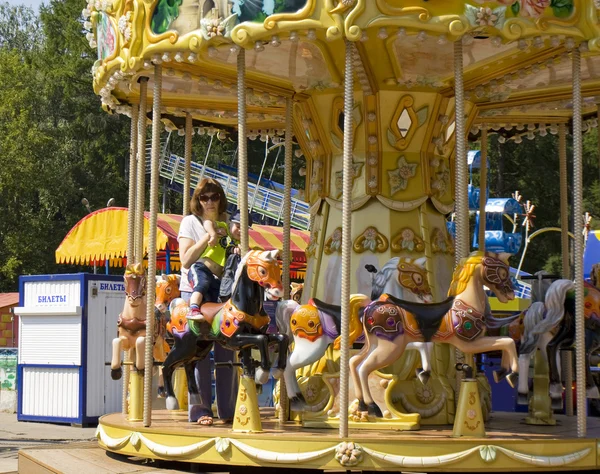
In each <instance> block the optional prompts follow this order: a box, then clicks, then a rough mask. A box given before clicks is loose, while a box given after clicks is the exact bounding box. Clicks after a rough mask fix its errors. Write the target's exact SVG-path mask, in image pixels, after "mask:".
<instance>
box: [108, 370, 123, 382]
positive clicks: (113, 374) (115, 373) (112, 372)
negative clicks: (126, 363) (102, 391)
mask: <svg viewBox="0 0 600 474" xmlns="http://www.w3.org/2000/svg"><path fill="white" fill-rule="evenodd" d="M122 376H123V369H121V367H119V368H118V369H111V370H110V378H111V379H113V380H119V379H120V378H121V377H122Z"/></svg>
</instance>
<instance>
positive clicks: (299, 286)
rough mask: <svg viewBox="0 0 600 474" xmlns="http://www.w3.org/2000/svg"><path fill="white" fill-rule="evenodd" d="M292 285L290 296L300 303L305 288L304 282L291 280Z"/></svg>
mask: <svg viewBox="0 0 600 474" xmlns="http://www.w3.org/2000/svg"><path fill="white" fill-rule="evenodd" d="M290 287H291V290H290V298H291V299H293V300H294V301H295V302H296V303H300V300H301V299H302V291H303V290H304V284H303V283H295V282H291V283H290Z"/></svg>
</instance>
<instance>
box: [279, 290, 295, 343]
mask: <svg viewBox="0 0 600 474" xmlns="http://www.w3.org/2000/svg"><path fill="white" fill-rule="evenodd" d="M298 306H300V305H299V304H298V303H297V302H296V301H294V300H284V301H280V302H279V303H278V304H277V309H276V310H275V321H276V322H277V328H278V329H279V331H280V332H282V333H284V334H287V336H288V338H289V340H290V342H292V328H291V326H290V319H291V317H292V314H293V313H294V311H296V308H297V307H298Z"/></svg>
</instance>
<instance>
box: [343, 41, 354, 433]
mask: <svg viewBox="0 0 600 474" xmlns="http://www.w3.org/2000/svg"><path fill="white" fill-rule="evenodd" d="M354 47H355V46H354V44H352V43H351V42H350V41H348V40H346V61H345V71H344V145H343V167H342V169H343V181H342V189H343V193H342V285H341V300H340V301H341V305H342V308H341V312H342V322H341V333H342V334H341V339H342V341H341V347H340V349H341V353H340V432H339V435H340V438H347V437H348V375H349V365H348V364H349V359H350V348H349V347H348V336H349V335H348V331H349V320H350V315H349V314H348V313H349V311H350V278H351V272H352V268H351V263H352V262H351V259H352V151H353V150H352V148H353V143H354V124H353V116H352V111H353V110H354V62H353V53H354Z"/></svg>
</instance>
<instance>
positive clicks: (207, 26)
mask: <svg viewBox="0 0 600 474" xmlns="http://www.w3.org/2000/svg"><path fill="white" fill-rule="evenodd" d="M200 28H201V29H202V36H204V37H205V38H207V39H210V38H214V37H215V36H223V32H224V31H225V26H223V24H222V23H221V19H220V18H205V19H203V20H202V21H201V22H200Z"/></svg>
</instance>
